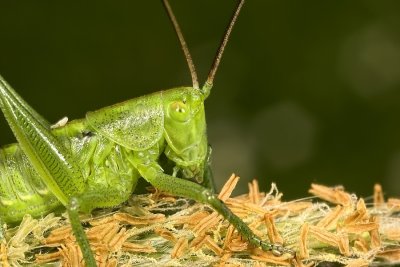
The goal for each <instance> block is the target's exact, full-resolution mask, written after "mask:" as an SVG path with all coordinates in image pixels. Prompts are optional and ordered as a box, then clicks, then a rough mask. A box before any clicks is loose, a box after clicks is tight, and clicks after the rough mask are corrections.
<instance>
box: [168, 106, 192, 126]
mask: <svg viewBox="0 0 400 267" xmlns="http://www.w3.org/2000/svg"><path fill="white" fill-rule="evenodd" d="M169 114H170V116H171V117H172V118H173V119H174V120H177V121H181V122H185V121H187V120H188V119H189V117H190V110H189V106H188V105H187V104H186V101H176V102H173V103H172V104H171V105H170V106H169Z"/></svg>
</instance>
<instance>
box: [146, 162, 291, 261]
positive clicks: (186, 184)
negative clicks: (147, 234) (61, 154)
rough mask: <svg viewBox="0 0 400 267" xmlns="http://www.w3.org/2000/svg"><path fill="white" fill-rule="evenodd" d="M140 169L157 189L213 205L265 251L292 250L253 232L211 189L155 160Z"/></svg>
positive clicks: (279, 251) (282, 251) (276, 252)
mask: <svg viewBox="0 0 400 267" xmlns="http://www.w3.org/2000/svg"><path fill="white" fill-rule="evenodd" d="M138 169H139V172H140V173H141V174H142V175H143V178H145V179H146V180H147V181H148V182H150V183H151V184H152V185H153V186H154V187H156V188H157V189H160V190H162V191H165V192H168V193H170V194H173V195H176V196H181V197H186V198H190V199H193V200H196V201H198V202H201V203H205V204H208V205H210V206H211V207H213V208H214V209H215V210H216V211H217V212H218V213H219V214H221V215H222V216H223V217H224V218H225V219H226V220H227V221H229V223H231V224H232V225H233V226H234V227H235V228H236V230H237V231H238V232H239V233H240V234H241V235H242V236H243V237H244V238H245V239H247V240H248V242H249V243H250V244H251V245H253V246H256V247H261V248H262V249H263V250H265V251H272V252H274V254H276V255H281V254H283V253H286V252H289V253H291V251H290V250H288V249H285V248H284V247H283V246H282V245H280V244H270V243H268V242H266V241H262V240H261V239H260V238H259V237H258V236H256V235H255V234H254V233H253V231H252V230H251V229H250V228H249V226H248V225H247V224H246V223H244V222H243V221H242V219H240V218H239V217H238V216H236V215H235V214H234V213H233V212H232V211H231V210H230V209H229V208H228V207H227V206H226V205H225V204H224V203H223V202H222V201H221V200H220V199H218V198H217V197H216V196H215V195H214V194H213V193H212V192H211V190H209V189H206V188H204V187H203V186H201V185H199V184H196V183H194V182H191V181H188V180H184V179H180V178H176V177H173V176H170V175H167V174H164V173H163V172H162V170H161V167H160V166H158V165H157V163H155V162H153V163H150V164H146V165H144V164H143V165H139V166H138Z"/></svg>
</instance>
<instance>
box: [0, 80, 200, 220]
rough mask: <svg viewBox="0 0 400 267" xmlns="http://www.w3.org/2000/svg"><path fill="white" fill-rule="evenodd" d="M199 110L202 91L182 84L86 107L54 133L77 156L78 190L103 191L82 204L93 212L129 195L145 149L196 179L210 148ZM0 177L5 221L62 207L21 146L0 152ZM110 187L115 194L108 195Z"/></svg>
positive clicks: (154, 159)
mask: <svg viewBox="0 0 400 267" xmlns="http://www.w3.org/2000/svg"><path fill="white" fill-rule="evenodd" d="M189 103H190V105H189ZM204 116H205V114H204V105H203V96H202V95H200V94H199V93H198V90H194V89H193V88H190V87H184V88H176V89H171V90H168V91H161V92H158V93H155V94H152V95H149V96H143V97H140V98H136V99H132V100H130V101H126V102H124V103H120V104H117V105H114V106H111V107H106V108H103V109H100V110H98V111H95V112H89V113H88V114H87V116H86V118H85V119H82V120H75V121H72V122H69V123H68V124H66V125H65V126H63V127H59V128H57V129H54V130H52V131H51V133H52V134H53V135H54V136H55V137H56V138H57V139H58V140H59V141H60V142H61V143H62V144H63V146H64V147H66V148H67V150H68V151H70V153H71V154H72V156H73V158H75V159H76V161H77V162H79V165H80V168H81V171H82V176H83V178H84V181H85V182H84V184H85V186H84V189H83V190H82V192H85V195H102V197H101V198H100V199H99V200H98V202H96V203H93V202H92V203H91V204H92V206H91V207H90V206H88V207H87V208H88V209H89V210H90V209H93V208H95V207H109V206H113V205H117V204H120V203H122V202H123V201H125V200H126V199H127V198H128V197H129V195H130V194H131V192H133V190H134V188H135V185H136V183H137V180H138V178H139V177H140V176H141V175H140V173H139V170H140V166H139V165H140V164H141V162H140V161H141V159H140V156H141V155H144V154H151V155H152V157H151V158H149V159H148V160H150V161H152V163H153V164H155V162H157V160H158V157H159V156H160V154H161V153H165V155H166V157H168V158H169V159H170V160H172V161H173V162H175V163H176V166H177V167H178V168H179V169H181V170H182V171H181V173H182V174H183V175H184V178H193V177H198V178H199V179H200V178H201V177H202V175H203V168H204V161H205V157H206V153H207V138H206V135H205V134H204V133H205V127H206V125H205V119H204ZM164 122H165V126H164ZM160 167H161V166H157V168H160ZM194 175H197V176H194ZM0 181H1V182H0V214H2V219H3V220H4V221H5V222H18V221H21V219H22V217H23V216H24V214H26V213H29V214H31V215H33V216H35V217H38V216H41V215H45V214H47V213H49V212H51V211H52V210H54V209H55V208H56V207H57V206H61V205H62V204H61V202H59V201H58V200H57V198H56V197H55V196H54V195H53V194H52V193H51V192H50V191H49V190H48V188H47V187H46V185H45V184H44V183H43V182H42V181H41V179H40V175H39V174H38V173H37V172H36V171H35V168H34V167H33V166H32V164H31V163H30V161H29V159H28V158H27V157H26V155H25V154H24V152H23V151H22V149H21V148H20V146H19V145H18V144H12V145H9V146H7V147H5V148H3V149H2V150H0ZM110 185H111V186H110ZM110 190H115V191H116V192H118V194H115V195H113V194H111V196H112V198H109V199H106V197H107V196H108V194H109V193H110ZM102 193H104V194H102Z"/></svg>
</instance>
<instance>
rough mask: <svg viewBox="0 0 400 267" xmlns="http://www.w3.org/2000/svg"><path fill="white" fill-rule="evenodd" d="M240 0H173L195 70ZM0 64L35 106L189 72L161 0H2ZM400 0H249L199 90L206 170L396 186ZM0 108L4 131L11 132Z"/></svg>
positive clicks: (130, 89) (98, 99) (118, 94)
mask: <svg viewBox="0 0 400 267" xmlns="http://www.w3.org/2000/svg"><path fill="white" fill-rule="evenodd" d="M235 4H236V1H212V0H207V1H206V0H203V1H177V0H171V5H172V7H173V9H174V11H175V13H176V16H177V18H178V20H179V22H180V24H181V27H182V30H183V32H184V34H185V37H186V41H187V43H188V45H189V48H190V50H191V53H192V56H193V58H194V62H195V64H196V66H197V70H198V73H199V76H200V81H201V82H203V81H204V80H205V77H206V75H207V73H208V70H209V68H210V65H211V62H212V60H213V56H214V54H215V51H216V49H217V47H218V45H219V42H220V39H221V37H222V35H223V32H224V29H225V27H226V25H227V23H228V21H229V19H230V16H231V14H232V11H233V9H234V7H235ZM1 9H2V12H1V13H2V14H1V16H0V32H1V37H0V38H1V42H0V53H1V56H0V73H1V75H2V76H3V77H4V78H5V79H6V80H7V81H8V82H9V83H10V84H11V85H12V86H13V87H14V88H15V89H16V90H17V91H18V92H19V93H20V94H21V95H22V96H23V97H24V98H25V99H26V100H27V101H28V102H29V103H30V104H31V105H32V106H33V107H34V108H36V109H37V110H38V111H39V112H40V113H41V114H42V115H43V116H44V117H46V118H47V119H48V120H50V121H52V122H55V121H57V120H58V119H60V118H61V117H63V116H68V117H69V118H70V119H74V118H81V117H84V115H85V112H86V111H90V110H95V109H98V108H101V107H103V106H107V105H111V104H114V103H118V102H120V101H123V100H126V99H130V98H134V97H137V96H140V95H144V94H148V93H152V92H155V91H159V90H161V89H166V88H171V87H175V86H181V85H191V80H190V75H189V72H188V69H187V66H186V62H185V59H184V57H183V55H182V52H181V50H180V46H179V43H178V41H177V38H176V36H175V33H174V31H173V28H172V26H171V23H170V22H169V20H168V18H167V15H166V12H165V11H164V9H163V6H162V4H161V1H127V0H124V1H79V2H75V1H72V2H71V1H68V2H67V1H63V3H59V2H57V3H56V2H54V1H50V0H46V1H10V0H7V1H2V7H1ZM399 12H400V2H398V1H394V0H393V1H373V0H364V1H361V0H360V1H344V0H342V1H316V0H315V1H277V0H275V1H247V3H246V4H245V7H244V9H243V11H242V13H241V15H240V17H239V21H238V23H237V25H236V27H235V29H234V32H233V36H232V38H231V40H230V43H229V45H228V47H227V50H226V53H225V55H224V58H223V60H222V64H221V66H220V69H219V71H218V72H217V76H216V80H215V86H214V88H213V90H212V93H211V96H210V98H209V99H207V101H206V113H207V121H208V135H209V142H210V143H211V144H212V147H213V152H214V153H213V169H214V172H215V177H216V178H217V179H218V181H217V184H218V186H219V187H220V186H221V185H222V184H223V183H224V181H225V180H226V179H227V178H228V177H229V175H230V174H231V173H232V172H235V173H237V174H238V175H240V176H241V177H242V180H241V183H240V185H239V186H238V188H237V190H236V193H243V192H247V182H248V181H250V180H251V179H253V178H257V179H258V180H259V182H260V187H261V189H262V190H264V191H265V190H267V191H268V190H269V188H270V184H271V182H276V183H277V185H278V188H279V189H280V190H281V191H282V192H283V193H284V198H285V199H287V200H289V199H293V198H298V197H304V196H307V195H308V193H307V190H308V188H309V187H310V184H311V183H321V184H325V185H330V186H333V185H343V186H344V187H345V188H346V189H347V190H348V191H350V192H355V193H357V195H359V196H364V197H367V196H370V195H371V194H372V189H373V185H374V183H376V182H379V183H381V184H382V185H383V189H384V191H385V192H386V194H387V196H397V197H398V196H399V195H400V121H399V115H400V16H399V14H400V13H399ZM14 140H15V139H14V137H13V136H12V134H11V131H10V130H9V127H8V126H7V124H6V123H5V121H4V118H3V117H1V119H0V144H1V145H5V144H8V143H11V142H15V141H14Z"/></svg>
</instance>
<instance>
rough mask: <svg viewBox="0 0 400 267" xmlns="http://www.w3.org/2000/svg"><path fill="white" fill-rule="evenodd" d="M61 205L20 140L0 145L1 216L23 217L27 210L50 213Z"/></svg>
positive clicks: (7, 220)
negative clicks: (40, 176) (32, 162)
mask: <svg viewBox="0 0 400 267" xmlns="http://www.w3.org/2000/svg"><path fill="white" fill-rule="evenodd" d="M59 205H60V202H59V201H58V200H57V198H56V197H55V196H54V195H53V194H52V193H51V192H50V191H49V190H48V189H47V187H46V186H45V184H44V183H43V182H42V181H41V180H40V178H39V175H38V174H37V173H36V171H35V170H34V169H33V167H32V165H31V164H30V163H29V161H28V159H27V157H26V156H25V154H24V153H23V152H22V150H21V148H20V147H19V145H18V144H12V145H9V146H6V147H4V148H2V149H0V216H1V218H2V220H4V221H5V222H18V221H21V220H22V218H23V216H24V215H25V214H27V213H29V214H31V215H32V216H34V217H38V216H41V215H44V214H48V213H49V212H50V211H51V210H53V209H55V208H56V207H57V206H59Z"/></svg>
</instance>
